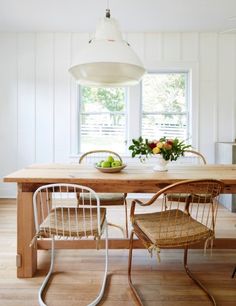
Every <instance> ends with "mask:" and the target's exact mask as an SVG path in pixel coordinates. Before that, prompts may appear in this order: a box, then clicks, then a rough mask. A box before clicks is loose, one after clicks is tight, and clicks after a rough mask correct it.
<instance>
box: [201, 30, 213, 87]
mask: <svg viewBox="0 0 236 306" xmlns="http://www.w3.org/2000/svg"><path fill="white" fill-rule="evenodd" d="M199 43H200V47H199V48H200V50H199V52H200V59H199V60H200V79H201V81H212V80H215V81H216V80H217V79H218V78H217V75H218V70H217V69H218V57H217V56H218V41H217V34H215V33H201V34H200V41H199Z"/></svg>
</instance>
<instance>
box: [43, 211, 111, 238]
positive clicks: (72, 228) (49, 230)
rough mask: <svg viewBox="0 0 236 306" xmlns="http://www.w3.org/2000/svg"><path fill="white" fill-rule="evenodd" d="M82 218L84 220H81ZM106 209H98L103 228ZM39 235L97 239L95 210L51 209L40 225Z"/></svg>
mask: <svg viewBox="0 0 236 306" xmlns="http://www.w3.org/2000/svg"><path fill="white" fill-rule="evenodd" d="M83 216H84V218H83ZM105 217H106V209H105V208H100V224H101V229H102V227H103V224H104V221H105ZM40 235H42V236H43V237H48V236H51V235H57V236H68V237H88V236H94V237H98V236H99V233H98V222H97V208H91V209H90V208H78V207H73V208H71V207H70V208H69V207H58V208H55V209H52V210H51V211H50V213H49V215H48V216H47V218H46V219H45V220H44V221H43V222H42V224H41V225H40Z"/></svg>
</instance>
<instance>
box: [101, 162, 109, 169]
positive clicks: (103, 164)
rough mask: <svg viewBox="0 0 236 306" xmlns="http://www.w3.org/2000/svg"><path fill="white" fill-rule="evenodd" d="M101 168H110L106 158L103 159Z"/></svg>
mask: <svg viewBox="0 0 236 306" xmlns="http://www.w3.org/2000/svg"><path fill="white" fill-rule="evenodd" d="M101 167H102V168H110V167H111V163H110V162H109V161H107V160H104V161H103V162H102V164H101Z"/></svg>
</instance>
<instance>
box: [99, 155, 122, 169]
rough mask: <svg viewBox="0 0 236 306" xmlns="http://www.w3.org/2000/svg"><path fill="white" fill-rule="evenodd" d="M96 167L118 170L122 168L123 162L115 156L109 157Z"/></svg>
mask: <svg viewBox="0 0 236 306" xmlns="http://www.w3.org/2000/svg"><path fill="white" fill-rule="evenodd" d="M96 166H97V167H101V168H116V167H120V166H122V162H121V161H120V160H117V159H114V158H113V156H111V155H110V156H108V157H107V159H105V160H101V161H100V162H98V163H97V164H96Z"/></svg>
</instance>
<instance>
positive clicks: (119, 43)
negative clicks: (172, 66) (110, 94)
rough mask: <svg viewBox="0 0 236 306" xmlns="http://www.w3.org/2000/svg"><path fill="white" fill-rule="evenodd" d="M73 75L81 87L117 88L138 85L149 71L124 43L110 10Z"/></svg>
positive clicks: (73, 67) (71, 69) (81, 56)
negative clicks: (146, 70) (146, 71)
mask: <svg viewBox="0 0 236 306" xmlns="http://www.w3.org/2000/svg"><path fill="white" fill-rule="evenodd" d="M69 72H70V73H71V74H72V75H73V76H74V78H75V79H76V80H77V82H78V83H79V84H81V85H87V86H102V87H106V86H108V87H109V86H110V87H113V86H129V85H135V84H138V83H139V81H140V80H141V78H142V76H143V75H144V73H145V69H144V67H143V64H142V63H141V61H140V59H139V57H138V56H137V55H136V54H135V52H134V51H133V50H132V49H131V47H130V45H129V44H128V43H127V42H126V41H124V40H123V39H122V35H121V32H120V31H119V28H118V23H117V21H116V20H115V19H114V18H111V17H110V10H109V9H107V10H106V17H105V18H103V19H102V20H101V21H100V23H99V24H98V26H97V29H96V33H95V36H94V38H93V39H91V40H90V41H89V42H88V45H87V47H86V48H85V49H84V50H81V52H80V54H79V57H78V63H77V65H75V66H72V67H71V68H70V69H69Z"/></svg>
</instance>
